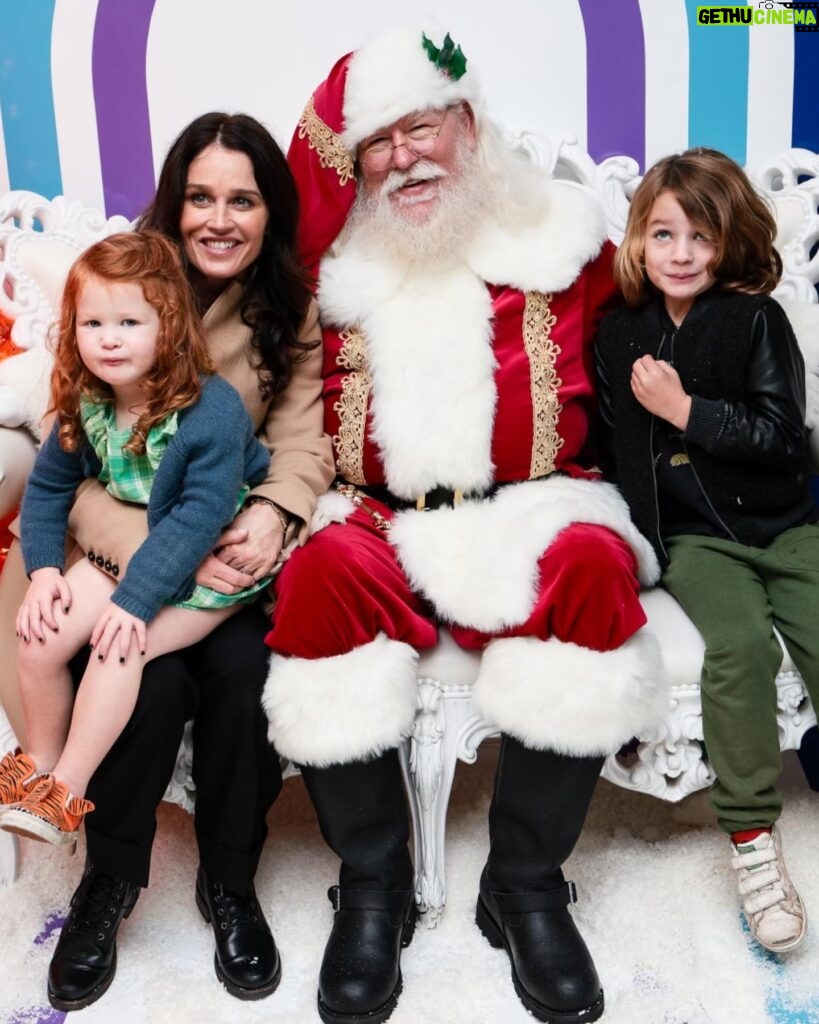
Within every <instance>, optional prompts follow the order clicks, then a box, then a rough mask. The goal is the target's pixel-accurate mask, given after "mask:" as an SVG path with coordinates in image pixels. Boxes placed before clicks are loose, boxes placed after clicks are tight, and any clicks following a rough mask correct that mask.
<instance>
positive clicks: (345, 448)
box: [333, 327, 372, 485]
mask: <svg viewBox="0 0 819 1024" xmlns="http://www.w3.org/2000/svg"><path fill="white" fill-rule="evenodd" d="M340 337H341V349H340V350H339V353H338V355H337V356H336V362H337V363H338V365H339V366H342V367H344V369H347V370H352V371H353V372H352V373H348V374H347V375H346V376H345V377H342V379H341V397H340V398H339V400H338V401H337V402H336V403H335V404H334V405H333V411H334V412H335V413H337V414H338V419H339V426H338V433H337V434H336V435H335V436H334V437H333V448H334V449H335V452H336V467H337V468H338V472H339V474H340V475H341V476H343V477H344V479H345V480H349V482H350V483H351V484H362V485H363V484H366V483H367V481H366V479H365V477H364V440H365V435H366V429H367V403H368V401H369V397H370V387H371V384H372V381H371V378H370V371H369V370H368V368H367V352H366V348H365V345H364V335H363V334H362V333H361V330H360V328H358V327H351V328H350V329H349V330H346V331H342V332H341V334H340Z"/></svg>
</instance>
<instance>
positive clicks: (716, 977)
mask: <svg viewBox="0 0 819 1024" xmlns="http://www.w3.org/2000/svg"><path fill="white" fill-rule="evenodd" d="M493 761H494V752H493V750H492V747H491V745H487V746H486V748H485V749H483V750H482V752H481V756H480V758H479V760H478V763H477V765H475V766H465V765H459V767H458V774H457V776H456V782H455V788H454V792H453V800H452V804H451V806H450V816H449V832H448V836H447V844H448V877H447V884H448V902H447V908H446V912H445V914H444V917H443V920H442V922H441V924H440V926H439V927H438V928H437V929H435V930H427V929H424V928H423V927H422V928H419V930H418V931H417V932H416V935H415V939H414V941H413V943H412V945H411V946H410V947H409V949H407V950H406V951H405V953H404V956H403V958H402V967H403V973H404V992H403V994H402V996H401V1000H400V1002H399V1005H398V1009H397V1010H396V1011H395V1013H394V1014H393V1016H392V1018H391V1024H420V1022H429V1024H496V1022H497V1024H515V1022H525V1021H531V1020H532V1018H531V1017H530V1016H529V1015H528V1014H527V1013H526V1011H525V1010H524V1009H523V1007H522V1006H521V1004H520V1003H519V1002H518V1000H517V997H516V996H515V994H514V991H513V989H512V985H511V981H510V978H509V965H508V961H507V959H506V956H505V954H504V953H503V952H501V951H496V950H493V949H492V948H491V947H490V946H489V945H488V943H487V942H486V941H485V940H484V938H483V937H482V936H481V934H480V933H479V931H478V930H477V928H476V927H475V924H474V920H473V913H474V901H475V894H476V887H477V881H478V877H479V875H480V870H481V867H482V864H483V860H484V857H485V855H486V848H487V832H486V809H487V806H488V801H489V792H490V788H491V777H492V771H493V768H494V764H493ZM792 767H793V766H791V768H790V769H789V772H788V778H789V779H791V782H790V784H789V786H788V793H787V802H786V810H785V814H784V816H783V819H782V832H783V838H784V848H785V853H786V857H787V862H788V865H789V868H790V871H791V875H792V877H793V878H794V880H795V881H796V883H797V885H798V887H799V890H800V892H801V894H802V897H803V899H804V901H805V902H806V904H807V905H808V906H809V907H810V908H812V909H813V911H814V912H815V913H816V914H817V915H819V871H817V869H816V864H817V857H816V850H817V848H818V846H819V844H818V843H817V839H819V836H818V835H817V820H819V819H818V816H817V798H816V795H815V794H811V793H810V792H809V791H807V789H806V788H805V787H804V784H803V783H802V782H801V781H798V775H797V773H796V772H794V771H793V770H792ZM683 819H693V820H694V821H695V822H701V823H703V822H704V823H706V824H700V825H699V826H695V827H691V826H690V825H686V824H684V823H683ZM709 819H710V815H709V813H708V812H707V810H706V808H705V804H704V802H703V801H702V800H701V799H700V797H699V796H698V797H695V798H693V805H692V804H691V803H689V805H688V806H687V807H686V806H683V808H682V809H681V808H677V809H675V808H673V807H672V806H671V805H668V804H663V803H661V802H659V801H658V800H655V799H652V798H649V797H643V796H638V795H636V794H631V793H627V792H625V791H623V790H620V789H618V788H616V787H614V786H612V785H610V784H608V783H606V782H601V783H600V785H599V787H598V790H597V793H596V796H595V800H594V803H593V806H592V810H591V813H590V817H589V821H588V823H587V826H586V829H585V831H584V833H583V836H582V838H581V841H580V843H579V845H578V847H577V849H576V850H575V852H574V854H573V856H572V858H571V860H570V862H569V865H568V870H567V876H568V877H571V878H574V879H575V881H576V882H577V885H578V889H579V894H580V901H581V902H580V903H579V904H578V906H577V907H576V908H575V916H576V919H577V921H578V922H579V925H580V928H581V930H582V932H583V934H584V936H585V937H586V940H587V942H588V944H589V946H590V948H591V950H592V952H593V954H594V957H595V960H596V963H597V967H598V971H599V973H600V976H601V979H602V981H603V985H604V988H605V993H606V1004H607V1009H606V1013H605V1015H604V1018H603V1020H604V1021H605V1022H606V1024H768V1022H771V1024H817V1022H819V970H818V969H817V968H819V956H817V953H818V952H819V933H817V930H816V928H814V930H813V931H812V932H810V933H809V935H808V938H807V940H806V941H805V943H804V945H803V946H802V948H801V949H799V950H797V951H795V952H794V953H792V954H790V955H789V956H788V957H787V958H784V957H783V958H782V960H781V962H780V961H779V960H778V959H777V958H776V957H772V956H767V955H763V954H760V952H759V951H758V950H757V949H756V948H755V947H754V945H753V943H752V942H751V941H750V939H749V937H748V934H747V930H746V929H744V927H743V925H742V922H741V918H740V914H739V911H738V905H737V897H736V893H735V888H734V880H733V877H732V874H733V873H732V871H731V869H730V867H729V864H728V848H727V840H726V839H725V838H724V837H723V836H722V834H721V833H719V832H718V830H717V829H716V827H715V826H712V825H711V824H710V820H709ZM270 825H271V838H270V840H269V842H268V845H267V847H266V850H265V854H264V858H263V860H262V864H261V868H260V871H259V875H258V878H257V887H258V890H259V894H260V897H261V900H262V904H263V905H264V907H265V908H266V910H267V911H268V914H269V919H270V921H271V924H272V927H273V930H274V933H275V936H276V940H277V942H278V944H279V948H280V950H281V952H282V959H283V979H282V982H281V985H280V986H279V989H278V990H277V991H276V993H275V994H274V995H273V996H271V997H270V998H268V999H266V1000H263V1001H261V1002H256V1003H250V1002H245V1003H243V1002H239V1001H238V1000H236V999H234V998H232V997H231V996H229V995H228V994H227V993H226V992H225V991H224V989H222V988H221V986H220V985H219V983H218V982H217V980H216V978H215V976H214V973H213V969H212V956H213V944H212V939H211V932H210V928H209V926H206V925H205V924H204V922H203V921H202V920H201V918H200V917H199V915H198V913H197V910H196V907H195V905H194V901H193V881H194V875H195V868H196V852H195V847H194V842H193V835H192V828H191V821H190V819H189V817H188V816H187V815H186V814H185V813H184V812H182V811H181V810H179V809H178V808H177V807H173V806H169V805H163V806H162V808H161V811H160V820H159V830H158V834H157V840H156V846H155V851H154V860H153V875H152V879H151V886H150V888H149V889H148V890H147V891H145V892H144V893H143V894H142V896H141V898H140V901H139V903H138V905H137V908H136V910H135V911H134V913H133V915H132V916H131V918H130V919H129V920H128V921H125V922H124V923H123V925H122V927H121V929H120V933H119V967H118V971H117V976H116V979H115V980H114V983H113V985H112V986H111V988H110V989H109V991H108V993H107V994H106V995H105V996H104V997H103V998H102V999H101V1000H100V1001H99V1002H98V1003H96V1004H95V1005H94V1006H92V1007H89V1008H88V1009H86V1010H84V1011H82V1016H81V1017H80V1018H79V1020H81V1021H82V1024H94V1022H105V1024H109V1022H116V1024H164V1022H166V1021H167V1022H169V1024H170V1022H173V1024H210V1022H218V1024H234V1022H236V1024H253V1022H257V1021H258V1022H262V1021H263V1022H265V1024H312V1022H317V1021H318V1020H319V1018H318V1014H317V1013H316V1009H315V997H316V980H317V976H318V969H319V964H320V962H321V955H322V951H323V947H324V942H325V940H326V936H327V933H328V930H329V927H330V921H331V914H332V910H331V907H330V904H329V902H328V901H327V899H326V896H325V892H326V889H327V887H328V886H330V885H332V884H333V882H334V881H335V873H336V865H335V861H334V858H333V856H332V855H331V854H330V853H329V852H328V851H327V850H326V848H325V847H324V845H323V843H322V841H321V838H320V836H319V834H318V831H317V828H316V826H315V820H314V817H313V812H312V809H311V807H310V804H309V801H308V799H307V796H306V794H305V791H304V787H303V785H302V782H301V780H300V779H298V778H297V779H291V780H290V781H288V782H287V784H286V785H285V789H284V792H283V795H282V797H281V799H280V800H279V803H278V804H277V806H276V807H275V808H274V810H273V812H272V813H271V820H270ZM83 859H84V851H83V850H82V849H81V850H80V851H79V852H78V855H77V856H76V857H69V856H67V855H66V854H65V853H64V852H63V851H59V850H56V849H53V848H51V847H45V846H43V845H40V844H36V845H35V844H33V843H31V844H29V843H26V844H24V846H23V850H22V864H21V870H20V876H19V878H18V880H17V881H16V883H15V884H14V885H13V886H12V887H10V888H7V889H2V890H0V922H2V928H1V929H0V979H1V980H0V1021H2V1022H3V1024H40V1022H43V1024H45V1022H46V1021H48V1022H50V1024H52V1022H56V1021H59V1020H61V1019H62V1016H61V1015H56V1014H55V1015H53V1016H52V1015H51V1014H50V1013H49V1011H48V1009H47V1000H46V998H45V976H46V970H47V965H48V960H49V957H50V955H51V951H52V950H53V948H54V943H55V941H56V934H54V935H51V936H50V937H48V938H46V939H45V940H44V941H43V940H40V941H39V942H37V941H36V940H37V937H38V936H41V935H42V934H43V931H44V925H45V922H46V921H47V920H48V918H49V916H50V915H54V914H63V913H64V912H65V909H66V905H67V902H68V898H69V896H70V894H71V892H72V891H73V888H74V886H75V885H76V882H77V880H78V878H79V875H80V872H81V869H82V863H83ZM817 919H819V917H817Z"/></svg>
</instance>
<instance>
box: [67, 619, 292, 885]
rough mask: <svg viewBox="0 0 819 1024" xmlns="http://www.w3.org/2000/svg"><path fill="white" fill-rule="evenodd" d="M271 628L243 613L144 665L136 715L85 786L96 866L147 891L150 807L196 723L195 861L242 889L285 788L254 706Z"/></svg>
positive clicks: (250, 878) (264, 723)
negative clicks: (196, 640)
mask: <svg viewBox="0 0 819 1024" xmlns="http://www.w3.org/2000/svg"><path fill="white" fill-rule="evenodd" d="M269 628H270V624H269V622H268V620H267V619H266V617H265V616H264V615H263V614H262V613H261V611H260V610H259V609H258V608H257V607H255V606H250V607H248V608H243V609H242V610H241V611H239V612H237V613H236V614H235V615H234V616H233V617H232V618H230V619H228V620H227V622H225V623H223V624H222V625H221V626H220V627H219V628H218V629H216V630H215V631H214V632H213V633H212V634H211V635H210V636H208V637H206V638H205V639H204V640H202V641H200V642H199V643H198V644H196V645H194V646H193V647H189V648H187V649H186V650H184V651H178V652H175V653H172V654H167V655H165V656H163V657H161V658H157V659H156V660H155V661H152V662H149V664H148V665H146V667H145V671H144V673H143V678H142V685H141V688H140V692H139V698H138V700H137V705H136V708H135V709H134V713H133V715H132V717H131V719H130V721H129V723H128V725H127V726H126V728H125V730H124V731H123V733H122V735H121V736H120V737H119V739H118V740H117V742H116V744H115V745H114V746H113V748H112V749H111V751H110V752H109V754H108V756H107V757H106V758H105V760H104V761H103V763H102V764H101V765H100V767H99V768H98V769H97V771H96V772H95V773H94V776H93V778H92V779H91V783H90V785H89V787H88V793H87V795H88V799H89V800H93V802H94V803H95V804H96V810H95V811H93V813H91V814H90V815H89V816H88V818H87V819H86V837H87V843H88V856H89V859H90V860H91V863H92V864H94V866H95V867H97V868H99V869H100V870H102V871H104V872H106V873H107V874H110V875H114V876H115V877H117V878H121V879H124V880H125V881H128V882H130V883H132V884H134V885H140V886H147V884H148V877H149V871H150V862H151V846H152V843H153V838H154V832H155V831H156V808H157V806H158V805H159V803H160V801H161V800H162V796H163V794H164V792H165V789H166V787H167V785H168V781H169V780H170V777H171V773H172V771H173V768H174V765H175V762H176V756H177V753H178V751H179V744H180V742H181V739H182V734H183V730H184V727H185V723H186V722H187V721H188V720H189V719H193V723H194V724H193V749H194V759H193V780H194V783H195V784H196V809H195V816H194V823H195V829H196V838H197V843H198V846H199V858H200V861H201V864H202V866H203V867H204V869H205V871H206V872H207V873H208V875H209V877H210V878H211V879H213V880H215V881H219V882H221V883H222V884H223V885H225V886H226V887H227V888H229V889H231V890H233V891H236V892H241V893H244V892H246V891H247V890H248V888H249V887H250V885H251V883H252V881H253V877H254V875H255V873H256V868H257V865H258V862H259V857H260V855H261V851H262V846H263V844H264V841H265V838H266V836H267V825H266V824H265V817H266V814H267V811H268V809H269V807H270V806H271V804H272V803H273V801H274V800H275V799H276V797H277V796H278V794H279V791H280V790H281V786H282V777H281V767H280V764H279V759H278V756H277V755H276V752H275V750H274V749H273V747H272V746H271V745H270V744H269V742H268V739H267V719H266V718H265V716H264V713H263V711H262V709H261V705H260V697H261V691H262V687H263V686H264V682H265V679H266V678H267V665H268V655H269V652H268V650H267V648H266V647H265V646H264V643H263V638H264V635H265V633H266V632H267V630H268V629H269Z"/></svg>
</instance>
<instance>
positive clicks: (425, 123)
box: [358, 107, 453, 172]
mask: <svg viewBox="0 0 819 1024" xmlns="http://www.w3.org/2000/svg"><path fill="white" fill-rule="evenodd" d="M452 109H453V108H452V107H447V109H446V110H445V111H444V114H443V117H442V118H441V120H440V121H431V120H430V119H429V118H428V117H426V116H425V117H423V118H419V119H418V121H417V123H416V124H413V125H412V127H410V128H407V130H406V131H403V132H401V136H402V138H401V141H400V142H393V140H392V138H387V137H386V136H383V135H379V136H378V137H377V138H375V139H373V140H372V141H371V142H368V143H367V144H366V145H365V146H363V147H362V148H361V150H360V152H359V154H358V160H359V163H360V164H361V166H362V167H364V168H366V170H368V171H375V172H379V171H386V169H387V168H388V167H389V166H390V164H391V163H392V157H393V153H394V152H395V150H396V149H398V148H399V147H400V146H403V147H404V148H405V149H407V150H409V152H410V153H412V155H413V156H419V157H420V156H426V155H427V153H430V152H432V149H433V148H434V146H435V143H436V142H437V141H438V136H439V135H440V134H441V129H442V128H443V127H444V123H445V121H446V118H447V114H449V112H450V111H451V110H452ZM392 134H393V136H394V135H395V134H396V133H395V132H393V133H392Z"/></svg>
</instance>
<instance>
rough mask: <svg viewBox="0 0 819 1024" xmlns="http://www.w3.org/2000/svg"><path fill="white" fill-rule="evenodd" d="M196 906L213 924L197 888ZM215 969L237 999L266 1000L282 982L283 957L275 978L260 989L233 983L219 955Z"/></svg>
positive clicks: (217, 975)
mask: <svg viewBox="0 0 819 1024" xmlns="http://www.w3.org/2000/svg"><path fill="white" fill-rule="evenodd" d="M196 906H197V908H198V910H199V913H200V914H201V915H202V917H203V918H204V919H205V921H206V922H207V923H208V924H211V914H210V910H209V909H208V905H207V903H206V902H205V900H204V899H203V897H202V894H201V893H200V892H199V888H198V886H197V888H196ZM213 969H214V971H215V972H216V977H217V978H218V979H219V981H220V982H221V983H222V985H224V987H225V988H226V989H227V990H228V992H229V993H230V994H231V995H232V996H235V997H236V999H243V1000H245V1001H250V1000H252V999H264V998H265V996H269V995H272V993H273V992H275V991H276V989H277V988H278V987H279V982H280V981H281V980H282V961H281V956H280V957H279V969H278V970H277V971H276V973H275V975H274V976H273V978H272V979H271V980H270V981H269V982H268V983H267V984H266V985H260V986H259V987H258V988H243V987H242V986H241V985H237V984H236V982H234V981H231V980H230V978H228V977H226V976H225V972H224V971H223V970H222V965H221V964H220V963H219V954H218V953H214V954H213Z"/></svg>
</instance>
